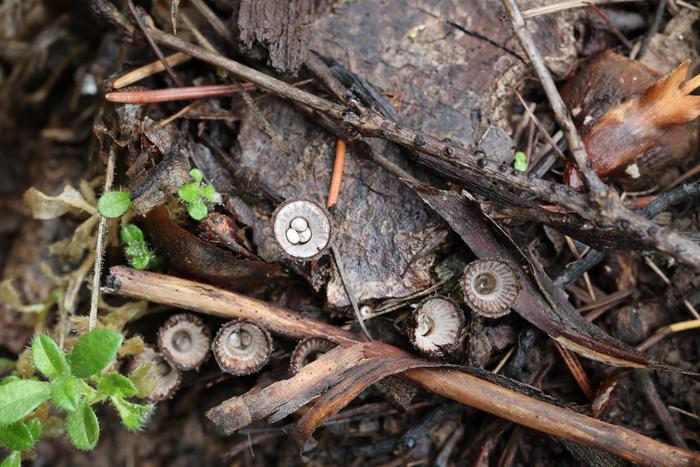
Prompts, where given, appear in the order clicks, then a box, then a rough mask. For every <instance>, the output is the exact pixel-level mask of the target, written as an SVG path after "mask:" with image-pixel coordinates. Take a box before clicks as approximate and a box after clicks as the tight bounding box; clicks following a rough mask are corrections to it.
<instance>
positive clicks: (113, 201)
mask: <svg viewBox="0 0 700 467" xmlns="http://www.w3.org/2000/svg"><path fill="white" fill-rule="evenodd" d="M130 207H131V194H130V193H129V192H128V191H108V192H107V193H105V194H103V195H102V196H100V199H99V200H97V212H99V213H100V214H101V215H102V216H104V217H109V218H117V217H121V216H122V215H124V213H125V212H126V211H128V210H129V208H130Z"/></svg>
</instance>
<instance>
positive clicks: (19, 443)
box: [0, 422, 41, 451]
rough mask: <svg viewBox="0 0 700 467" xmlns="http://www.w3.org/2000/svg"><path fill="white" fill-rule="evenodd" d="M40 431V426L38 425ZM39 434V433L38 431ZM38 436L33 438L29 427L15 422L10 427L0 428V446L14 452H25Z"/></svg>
mask: <svg viewBox="0 0 700 467" xmlns="http://www.w3.org/2000/svg"><path fill="white" fill-rule="evenodd" d="M39 428H40V429H41V424H39ZM39 434H41V431H39ZM38 438H39V437H38V436H34V433H32V430H30V429H29V425H28V424H27V423H24V422H15V423H12V424H11V425H7V426H3V427H0V445H2V446H4V447H6V448H7V449H11V450H14V451H26V450H27V449H31V448H32V447H33V446H34V443H36V440H37V439H38Z"/></svg>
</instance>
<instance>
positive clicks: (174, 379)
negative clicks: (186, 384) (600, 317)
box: [129, 346, 182, 402]
mask: <svg viewBox="0 0 700 467" xmlns="http://www.w3.org/2000/svg"><path fill="white" fill-rule="evenodd" d="M148 362H153V363H154V364H155V366H156V369H157V370H158V382H157V383H156V387H155V389H154V390H153V392H152V393H151V394H150V396H148V398H149V399H150V400H151V401H153V402H158V401H162V400H165V399H170V398H171V397H173V395H174V394H175V392H176V391H177V390H178V389H179V388H180V383H181V382H182V372H181V371H180V370H178V369H177V368H175V367H173V366H172V365H170V363H168V361H167V360H166V359H165V358H164V357H163V356H162V355H161V354H159V353H158V352H156V351H155V350H154V349H153V347H150V346H146V347H144V349H143V352H141V354H139V355H138V356H136V357H135V358H134V359H133V360H132V361H131V365H130V366H129V373H133V372H134V371H136V369H137V368H138V367H140V366H141V365H143V364H144V363H148Z"/></svg>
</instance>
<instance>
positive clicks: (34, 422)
mask: <svg viewBox="0 0 700 467" xmlns="http://www.w3.org/2000/svg"><path fill="white" fill-rule="evenodd" d="M24 423H25V425H27V428H28V429H29V432H30V433H31V434H32V439H34V442H37V441H39V438H41V433H42V431H43V428H42V426H41V421H40V420H39V419H38V418H32V419H31V420H29V421H26V422H24Z"/></svg>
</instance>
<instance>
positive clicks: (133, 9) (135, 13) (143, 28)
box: [127, 0, 184, 87]
mask: <svg viewBox="0 0 700 467" xmlns="http://www.w3.org/2000/svg"><path fill="white" fill-rule="evenodd" d="M127 5H129V10H130V11H131V14H132V15H133V16H134V21H136V24H137V25H138V27H139V29H141V32H142V33H143V35H144V36H145V37H146V40H147V41H148V43H149V44H150V46H151V48H152V49H153V51H154V52H155V53H156V55H157V56H158V60H160V61H161V63H162V64H163V66H164V67H165V70H166V71H167V72H168V74H169V75H170V77H171V78H172V80H173V81H174V82H175V84H177V85H178V86H179V87H182V86H184V84H183V83H182V81H180V78H179V77H178V76H177V75H176V74H175V72H174V71H173V69H172V67H171V66H170V64H169V63H168V61H167V60H166V59H165V56H164V55H163V52H161V51H160V47H158V44H156V43H155V42H154V41H153V38H152V37H151V35H150V34H149V28H147V27H146V25H145V24H144V23H143V20H142V19H141V15H140V14H139V12H138V11H137V10H136V7H135V6H134V2H133V1H132V0H128V1H127Z"/></svg>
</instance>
